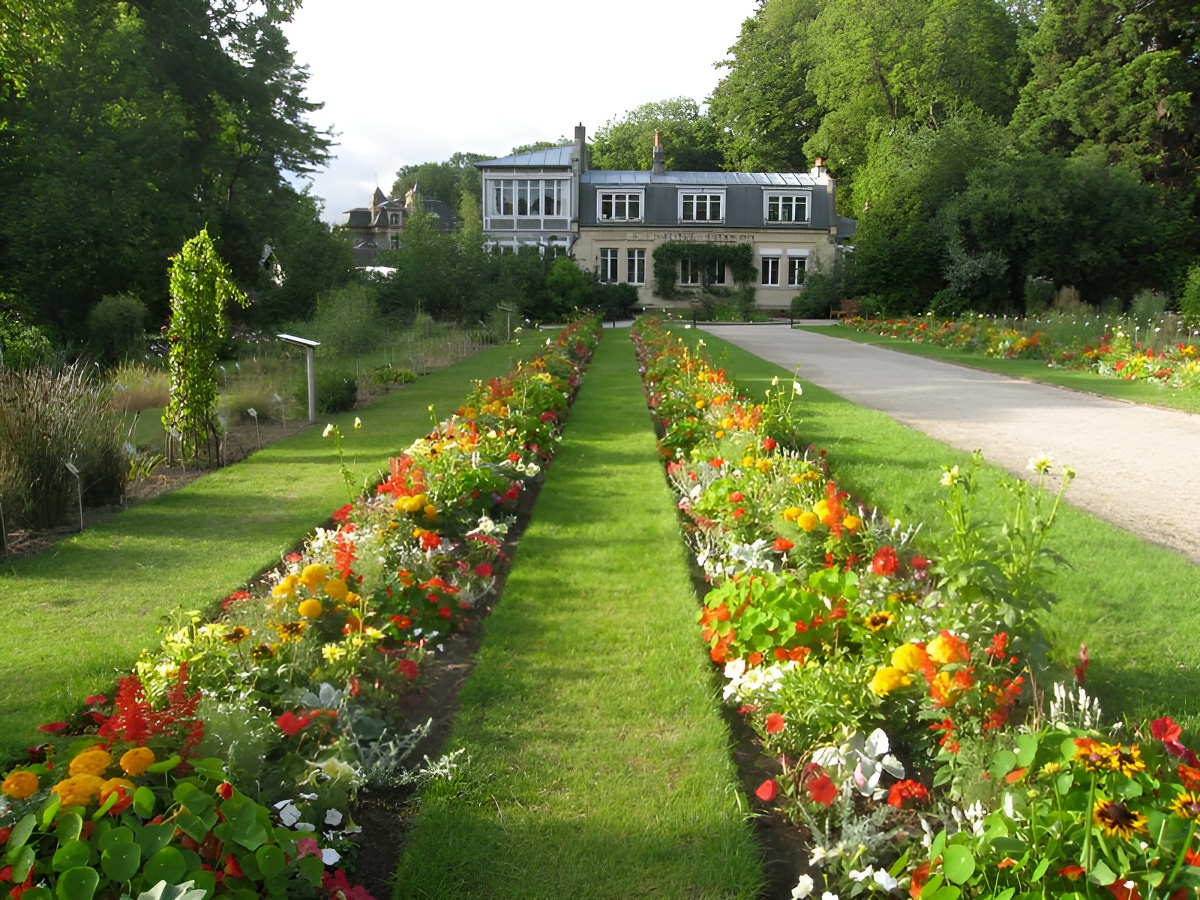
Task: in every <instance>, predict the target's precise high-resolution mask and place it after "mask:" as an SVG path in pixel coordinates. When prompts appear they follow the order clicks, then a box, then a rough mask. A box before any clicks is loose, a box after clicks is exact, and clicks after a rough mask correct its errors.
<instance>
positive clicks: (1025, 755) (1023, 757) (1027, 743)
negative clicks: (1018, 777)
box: [1017, 734, 1038, 766]
mask: <svg viewBox="0 0 1200 900" xmlns="http://www.w3.org/2000/svg"><path fill="white" fill-rule="evenodd" d="M1037 751H1038V739H1037V735H1035V734H1019V735H1017V765H1018V766H1032V765H1033V760H1034V758H1035V757H1036V756H1037Z"/></svg>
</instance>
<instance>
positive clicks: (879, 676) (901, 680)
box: [871, 666, 912, 697]
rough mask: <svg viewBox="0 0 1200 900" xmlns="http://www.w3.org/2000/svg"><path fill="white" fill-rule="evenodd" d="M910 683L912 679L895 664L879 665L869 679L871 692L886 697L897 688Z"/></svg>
mask: <svg viewBox="0 0 1200 900" xmlns="http://www.w3.org/2000/svg"><path fill="white" fill-rule="evenodd" d="M910 684H912V679H911V678H909V677H908V676H907V675H905V674H904V673H903V672H901V671H900V670H899V669H897V668H896V667H895V666H881V667H880V668H879V670H878V671H877V672H876V673H875V677H874V678H872V679H871V692H872V693H873V694H874V695H875V696H876V697H886V696H887V695H888V694H890V693H891V692H892V691H894V690H897V689H898V688H902V687H907V686H908V685H910Z"/></svg>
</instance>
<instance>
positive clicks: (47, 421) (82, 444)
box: [0, 363, 129, 528]
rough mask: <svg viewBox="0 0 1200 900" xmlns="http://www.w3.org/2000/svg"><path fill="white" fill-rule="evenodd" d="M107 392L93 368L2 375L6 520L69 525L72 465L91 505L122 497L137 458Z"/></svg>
mask: <svg viewBox="0 0 1200 900" xmlns="http://www.w3.org/2000/svg"><path fill="white" fill-rule="evenodd" d="M109 403H110V399H109V397H108V396H107V392H106V391H105V390H104V389H103V387H102V386H101V385H100V384H99V382H98V381H97V380H96V379H95V377H94V376H93V374H92V367H91V366H87V365H83V364H79V363H76V364H73V365H69V366H65V367H63V368H61V369H58V370H53V369H49V368H46V367H37V368H32V369H24V370H16V369H4V370H0V495H2V496H3V498H4V509H5V513H6V515H11V516H12V517H13V518H14V519H15V520H16V521H17V522H19V523H22V524H26V525H31V526H33V527H35V528H47V527H50V526H52V525H57V524H59V523H61V522H64V521H68V520H69V518H70V514H71V512H72V510H73V507H74V504H75V502H76V494H75V491H76V489H75V479H74V478H73V477H72V476H71V474H70V473H69V472H68V471H67V468H66V465H65V464H66V463H67V462H72V463H73V464H74V465H75V466H76V467H77V468H78V469H79V472H80V479H81V484H82V488H83V497H84V502H85V504H87V505H102V504H106V503H115V502H117V501H119V500H120V499H121V496H122V494H123V493H124V490H125V483H126V480H127V478H128V476H129V461H128V459H127V458H126V456H125V451H124V449H123V448H122V444H121V430H120V425H119V421H118V420H117V418H116V415H115V414H114V413H113V412H112V411H111V409H110V407H109Z"/></svg>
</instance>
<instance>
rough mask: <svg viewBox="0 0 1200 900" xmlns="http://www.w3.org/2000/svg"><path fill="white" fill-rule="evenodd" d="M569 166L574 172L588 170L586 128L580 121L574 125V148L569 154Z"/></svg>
mask: <svg viewBox="0 0 1200 900" xmlns="http://www.w3.org/2000/svg"><path fill="white" fill-rule="evenodd" d="M571 168H572V169H574V170H575V171H576V172H586V171H587V170H588V158H587V128H585V127H584V125H583V123H582V122H580V123H579V124H578V125H576V126H575V150H574V152H573V153H572V154H571Z"/></svg>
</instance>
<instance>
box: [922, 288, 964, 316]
mask: <svg viewBox="0 0 1200 900" xmlns="http://www.w3.org/2000/svg"><path fill="white" fill-rule="evenodd" d="M929 311H930V312H931V313H933V314H934V316H936V317H937V318H940V319H957V318H959V317H960V316H962V315H963V314H965V313H968V312H970V311H971V301H970V300H968V299H967V298H966V297H962V296H959V295H958V294H956V293H954V291H952V290H950V288H942V289H941V290H940V291H938V292H937V293H936V294H934V295H933V299H932V300H931V301H929Z"/></svg>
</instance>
